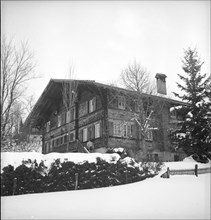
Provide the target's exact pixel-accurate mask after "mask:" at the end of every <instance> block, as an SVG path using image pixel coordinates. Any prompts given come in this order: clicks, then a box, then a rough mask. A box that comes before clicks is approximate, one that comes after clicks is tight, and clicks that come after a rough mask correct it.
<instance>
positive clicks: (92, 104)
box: [89, 97, 96, 113]
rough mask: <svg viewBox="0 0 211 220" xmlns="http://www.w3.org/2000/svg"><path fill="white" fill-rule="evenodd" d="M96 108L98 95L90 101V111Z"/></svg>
mask: <svg viewBox="0 0 211 220" xmlns="http://www.w3.org/2000/svg"><path fill="white" fill-rule="evenodd" d="M95 110H96V97H94V98H93V99H91V100H90V101H89V112H90V113H91V112H93V111H95Z"/></svg>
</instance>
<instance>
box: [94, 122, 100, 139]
mask: <svg viewBox="0 0 211 220" xmlns="http://www.w3.org/2000/svg"><path fill="white" fill-rule="evenodd" d="M99 137H100V123H98V124H95V138H99Z"/></svg>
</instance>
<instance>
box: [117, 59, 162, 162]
mask: <svg viewBox="0 0 211 220" xmlns="http://www.w3.org/2000/svg"><path fill="white" fill-rule="evenodd" d="M121 83H122V85H123V86H124V87H125V88H126V89H128V90H131V91H133V92H134V94H135V100H136V105H137V113H135V114H134V115H133V117H132V118H131V120H133V121H135V122H136V124H137V128H138V129H137V134H138V140H140V141H138V144H139V145H140V147H141V148H142V152H143V158H145V157H146V154H147V150H146V139H147V138H148V135H149V132H151V133H152V130H158V124H159V123H158V122H156V119H155V117H154V116H155V114H158V112H159V109H160V110H161V109H162V107H163V104H162V103H160V102H161V101H159V100H158V99H156V100H155V99H154V98H152V97H150V96H149V94H155V93H156V92H155V86H154V84H153V83H152V81H151V80H150V75H149V73H148V72H147V70H146V69H145V68H144V67H143V66H142V65H140V64H139V63H137V62H136V61H134V63H133V64H132V65H131V64H130V65H128V67H127V68H126V69H124V70H123V71H122V73H121ZM146 94H148V95H146ZM127 96H131V95H130V94H129V95H127ZM129 98H131V99H134V95H133V97H132V96H131V97H129ZM158 102H159V104H158ZM155 109H156V111H155Z"/></svg>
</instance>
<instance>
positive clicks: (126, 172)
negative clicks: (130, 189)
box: [126, 169, 128, 183]
mask: <svg viewBox="0 0 211 220" xmlns="http://www.w3.org/2000/svg"><path fill="white" fill-rule="evenodd" d="M126 183H128V176H127V169H126Z"/></svg>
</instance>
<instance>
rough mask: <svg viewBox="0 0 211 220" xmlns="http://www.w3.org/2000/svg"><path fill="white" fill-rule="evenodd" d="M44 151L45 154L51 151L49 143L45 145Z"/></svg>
mask: <svg viewBox="0 0 211 220" xmlns="http://www.w3.org/2000/svg"><path fill="white" fill-rule="evenodd" d="M45 147H46V148H45V150H46V153H49V152H50V151H51V149H50V142H47V143H46V144H45Z"/></svg>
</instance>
